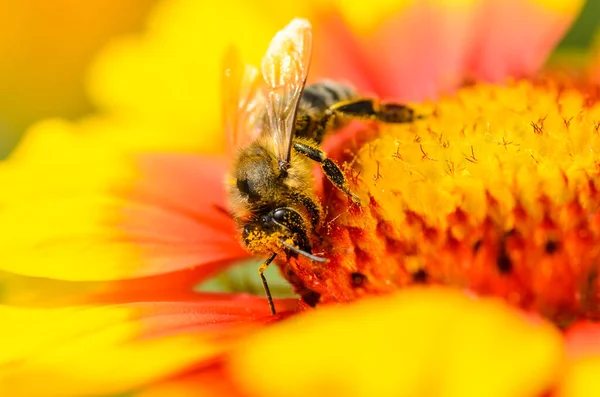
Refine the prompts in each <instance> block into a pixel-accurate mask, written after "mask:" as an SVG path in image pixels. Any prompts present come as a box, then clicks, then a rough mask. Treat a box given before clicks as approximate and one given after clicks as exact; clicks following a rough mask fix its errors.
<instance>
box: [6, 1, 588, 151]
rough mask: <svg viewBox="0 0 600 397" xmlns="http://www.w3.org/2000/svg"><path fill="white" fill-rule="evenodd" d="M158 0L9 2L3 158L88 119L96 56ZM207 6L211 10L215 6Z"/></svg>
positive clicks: (582, 37) (140, 22)
mask: <svg viewBox="0 0 600 397" xmlns="http://www.w3.org/2000/svg"><path fill="white" fill-rule="evenodd" d="M159 1H160V0H127V1H120V0H85V1H79V0H21V1H10V0H2V3H1V5H0V59H1V62H0V158H2V157H4V156H5V155H6V154H7V153H9V151H10V149H11V148H12V147H13V146H14V144H15V143H16V142H17V140H18V138H19V137H20V136H21V134H22V133H23V131H24V130H25V129H26V128H27V126H29V125H31V123H33V122H34V121H36V120H39V119H42V118H45V117H54V116H59V117H64V118H67V119H76V118H78V117H80V116H82V115H85V114H86V113H89V112H90V111H91V110H92V105H91V103H90V101H89V98H88V96H87V95H86V89H85V79H86V73H87V72H88V67H89V65H90V62H91V61H92V60H93V59H94V55H95V54H96V53H97V52H98V51H99V50H100V49H101V48H103V47H104V46H105V45H106V44H107V43H108V42H110V40H111V38H113V37H118V36H120V35H122V34H124V33H130V32H140V31H142V30H144V27H145V21H146V18H147V16H148V13H149V12H150V11H151V10H152V8H153V6H154V5H155V4H156V3H158V2H159ZM164 1H165V0H163V2H164ZM166 1H169V0H166ZM206 7H207V11H210V7H211V5H210V3H208V4H207V6H206ZM597 15H600V1H598V0H589V1H588V2H587V5H586V7H585V8H584V10H583V12H582V13H581V16H580V18H579V20H578V22H577V23H576V24H575V25H574V27H573V28H572V30H571V32H570V33H569V34H568V35H567V36H566V37H565V38H564V40H563V42H562V45H561V46H560V47H559V51H560V50H564V49H569V50H572V49H577V50H579V49H582V48H583V49H585V48H586V47H587V46H588V45H589V44H590V42H591V40H592V37H593V32H594V31H595V30H596V28H597V25H598V19H599V18H598V17H597ZM223 17H224V18H225V17H226V16H223ZM206 56H211V54H206ZM215 56H218V54H215ZM199 72H200V71H199Z"/></svg>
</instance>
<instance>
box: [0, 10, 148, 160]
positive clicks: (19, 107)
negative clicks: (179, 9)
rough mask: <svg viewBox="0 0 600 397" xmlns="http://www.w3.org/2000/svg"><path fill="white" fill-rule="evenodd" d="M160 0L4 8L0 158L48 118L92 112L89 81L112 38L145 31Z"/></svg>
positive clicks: (0, 29) (0, 33) (0, 38)
mask: <svg viewBox="0 0 600 397" xmlns="http://www.w3.org/2000/svg"><path fill="white" fill-rule="evenodd" d="M156 2H157V1H156V0H125V1H123V0H83V1H82V0H19V1H11V0H2V1H1V2H0V4H1V5H0V158H1V157H3V155H5V154H6V153H7V152H8V151H9V148H10V147H12V146H13V145H14V143H15V142H16V141H17V139H18V137H19V136H20V134H22V132H23V131H24V130H25V128H26V127H27V126H28V125H29V124H31V123H32V122H33V121H35V120H39V119H41V118H44V117H52V116H63V117H67V118H76V117H78V116H81V115H83V114H85V113H87V112H89V111H90V107H91V105H90V102H89V100H88V98H87V95H86V93H85V88H84V81H85V75H86V73H87V70H88V66H89V64H90V61H91V60H92V59H93V57H94V55H95V54H96V52H97V51H98V50H99V49H100V48H101V47H102V46H103V45H105V44H106V43H107V42H108V41H109V40H110V38H111V37H113V36H116V35H119V34H123V33H127V32H133V31H139V30H141V29H143V27H144V21H145V19H146V16H147V14H148V12H149V10H150V9H151V8H152V6H153V5H154V4H155V3H156Z"/></svg>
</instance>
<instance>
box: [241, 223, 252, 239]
mask: <svg viewBox="0 0 600 397" xmlns="http://www.w3.org/2000/svg"><path fill="white" fill-rule="evenodd" d="M251 232H252V227H250V225H245V226H244V230H243V235H244V236H247V235H249V234H250V233H251Z"/></svg>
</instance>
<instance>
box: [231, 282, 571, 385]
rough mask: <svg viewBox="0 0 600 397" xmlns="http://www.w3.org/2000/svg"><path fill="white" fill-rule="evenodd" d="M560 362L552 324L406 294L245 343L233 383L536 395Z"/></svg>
mask: <svg viewBox="0 0 600 397" xmlns="http://www.w3.org/2000/svg"><path fill="white" fill-rule="evenodd" d="M273 357H276V362H277V364H276V365H265V360H269V358H273ZM561 360H562V341H561V335H560V333H559V332H558V331H557V330H556V329H555V328H554V327H553V326H551V325H550V324H549V323H546V322H543V321H537V320H536V321H534V320H532V319H530V318H527V317H525V316H523V315H522V314H520V313H519V312H517V311H515V310H513V309H511V308H509V307H508V306H507V305H505V304H504V303H501V302H499V301H497V300H488V299H482V300H474V299H470V298H468V297H466V296H464V295H463V294H461V293H459V292H457V291H453V290H447V289H408V290H405V291H403V292H401V293H398V294H395V295H389V296H386V297H380V298H371V299H365V300H362V301H359V302H357V303H353V304H348V305H343V306H336V307H331V306H330V307H326V308H323V309H321V310H317V311H315V312H309V313H306V314H303V315H299V316H295V317H293V318H291V319H289V320H288V321H285V322H282V323H279V324H275V325H273V326H272V327H270V328H269V329H265V330H264V331H263V332H261V333H259V334H256V335H255V336H253V337H251V338H249V339H248V340H247V341H246V342H245V343H244V345H243V348H242V349H241V350H240V351H239V352H238V353H236V355H235V356H233V357H232V358H231V374H232V376H233V377H234V378H235V379H236V380H237V381H238V382H239V383H238V384H239V385H240V387H242V388H243V389H244V390H247V391H248V392H249V393H251V394H252V395H254V396H279V395H285V396H307V395H309V396H326V395H331V394H332V393H334V394H337V395H344V396H372V395H377V396H399V395H401V396H417V395H418V396H423V395H435V396H538V395H540V394H541V393H542V392H544V391H547V390H550V387H551V386H552V385H553V383H554V382H555V379H556V376H557V374H558V371H559V369H560V365H561Z"/></svg>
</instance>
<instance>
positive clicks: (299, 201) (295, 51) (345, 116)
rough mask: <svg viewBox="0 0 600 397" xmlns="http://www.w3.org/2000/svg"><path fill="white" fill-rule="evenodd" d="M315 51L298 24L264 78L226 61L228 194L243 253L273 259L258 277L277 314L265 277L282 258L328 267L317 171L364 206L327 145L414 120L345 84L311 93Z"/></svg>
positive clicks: (273, 48)
mask: <svg viewBox="0 0 600 397" xmlns="http://www.w3.org/2000/svg"><path fill="white" fill-rule="evenodd" d="M311 47H312V30H311V25H310V23H309V22H308V21H307V20H305V19H300V18H297V19H294V20H292V21H291V22H290V23H289V24H288V25H287V26H286V27H285V28H284V29H282V30H281V31H279V32H278V33H277V34H276V35H275V36H274V38H273V39H272V41H271V43H270V45H269V47H268V49H267V52H266V54H265V56H264V57H263V59H262V63H261V70H260V72H259V70H258V69H257V68H256V67H254V66H251V65H246V64H244V63H243V62H242V61H241V59H240V57H239V55H238V54H237V52H235V51H234V50H231V51H229V52H228V53H227V55H226V58H225V67H224V76H223V91H222V92H223V116H224V120H223V121H224V126H225V130H226V134H227V136H228V137H229V145H228V146H229V149H231V151H232V153H231V160H232V164H231V168H230V172H229V174H228V176H227V178H226V190H227V194H228V197H229V204H230V211H231V216H232V217H233V218H234V220H235V222H236V225H237V228H238V231H239V233H240V235H241V240H242V242H243V244H244V246H245V247H246V249H247V250H248V251H249V252H250V253H252V254H254V255H259V256H263V257H266V258H267V259H266V260H265V261H264V263H262V264H261V265H260V267H259V269H258V273H259V275H260V278H261V281H262V284H263V287H264V289H265V293H266V296H267V299H268V303H269V307H270V309H271V313H272V314H275V307H274V304H273V299H272V297H271V293H270V291H269V286H268V284H267V280H266V278H265V276H264V274H263V273H264V271H265V270H266V269H267V267H268V266H269V264H270V263H271V262H273V260H275V258H276V257H278V256H279V257H281V258H286V259H289V258H290V257H297V256H298V255H301V256H304V257H306V258H308V259H310V260H311V261H314V262H317V263H324V262H326V261H327V259H326V258H324V257H322V256H318V255H315V254H314V253H313V252H312V244H311V241H313V239H314V238H316V236H317V230H318V229H319V226H320V225H321V222H322V212H323V211H322V208H321V205H320V202H319V200H318V199H317V196H316V195H315V193H314V192H313V187H314V179H313V174H312V166H313V164H314V163H315V162H317V163H319V164H320V165H321V168H322V170H323V173H324V174H325V175H326V176H327V178H328V179H329V180H330V181H331V183H333V185H335V187H337V188H338V189H340V190H341V191H342V192H343V193H344V194H346V195H347V196H348V198H349V199H350V200H351V202H352V203H353V204H354V205H360V199H359V198H358V196H356V195H355V194H354V193H352V192H351V191H350V188H349V185H348V182H347V180H346V177H345V176H344V174H343V172H342V171H341V169H340V167H339V166H338V165H337V164H336V163H335V162H334V161H332V160H331V159H329V158H328V157H327V155H326V153H325V152H323V150H321V148H320V145H321V143H322V142H323V139H324V138H325V137H326V135H327V134H328V133H329V132H331V131H334V130H337V129H339V127H340V126H342V125H343V124H344V123H345V122H347V121H348V120H350V119H352V118H358V119H368V120H379V121H383V122H391V123H403V122H410V121H412V120H413V119H414V118H415V116H414V111H413V110H412V109H411V108H409V107H407V106H403V105H399V104H392V103H389V104H383V103H379V102H378V101H376V100H374V99H369V98H364V97H361V96H360V95H359V94H358V92H357V91H356V90H355V89H354V88H353V87H351V86H349V85H346V84H342V83H337V82H334V81H322V82H318V83H315V84H311V85H306V79H307V76H308V70H309V64H310V57H311Z"/></svg>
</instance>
